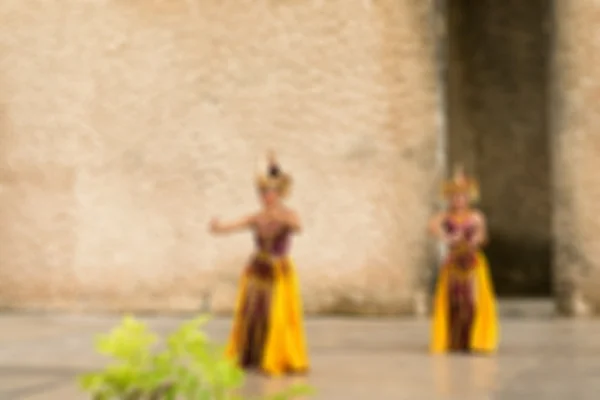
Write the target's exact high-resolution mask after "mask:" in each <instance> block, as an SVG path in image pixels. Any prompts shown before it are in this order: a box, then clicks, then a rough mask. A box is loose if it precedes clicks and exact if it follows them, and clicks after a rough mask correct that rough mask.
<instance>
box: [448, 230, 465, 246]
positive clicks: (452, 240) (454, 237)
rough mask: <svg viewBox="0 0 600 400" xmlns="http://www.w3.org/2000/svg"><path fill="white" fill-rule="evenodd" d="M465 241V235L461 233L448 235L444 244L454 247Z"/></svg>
mask: <svg viewBox="0 0 600 400" xmlns="http://www.w3.org/2000/svg"><path fill="white" fill-rule="evenodd" d="M462 240H463V235H462V234H461V233H459V232H456V233H449V234H446V235H445V237H444V242H445V243H446V244H447V245H449V246H454V245H456V244H458V243H459V242H460V241H462Z"/></svg>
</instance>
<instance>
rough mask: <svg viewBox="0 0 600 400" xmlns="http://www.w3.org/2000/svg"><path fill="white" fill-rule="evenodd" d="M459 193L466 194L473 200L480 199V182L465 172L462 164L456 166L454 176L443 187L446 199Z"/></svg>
mask: <svg viewBox="0 0 600 400" xmlns="http://www.w3.org/2000/svg"><path fill="white" fill-rule="evenodd" d="M457 194H466V195H467V196H468V197H469V200H470V201H471V202H476V201H478V200H479V184H478V183H477V181H476V180H475V179H473V178H470V177H468V176H467V175H466V174H465V170H464V168H463V166H462V165H460V164H459V165H457V166H455V167H454V173H453V174H452V178H451V179H449V180H447V181H446V182H444V184H443V187H442V195H443V196H444V198H445V199H448V198H450V197H452V196H454V195H457Z"/></svg>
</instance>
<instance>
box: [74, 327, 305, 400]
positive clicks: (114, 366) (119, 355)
mask: <svg viewBox="0 0 600 400" xmlns="http://www.w3.org/2000/svg"><path fill="white" fill-rule="evenodd" d="M208 319H209V318H208V317H207V316H201V317H199V318H196V319H193V320H191V321H187V322H184V323H183V324H182V325H181V326H180V327H179V328H178V329H177V330H176V331H175V332H173V333H172V334H171V335H169V336H168V337H167V339H166V340H165V342H163V343H160V342H159V338H158V335H156V334H154V333H152V332H151V331H150V330H149V329H148V328H147V326H146V325H145V324H143V323H142V322H140V321H138V320H136V319H134V318H133V317H130V316H128V317H125V318H124V319H123V321H122V323H121V325H119V326H117V327H116V328H114V329H113V330H112V331H111V332H110V333H108V334H103V335H100V336H99V337H98V338H97V340H96V350H97V351H98V352H99V353H100V354H102V355H105V356H109V357H111V358H112V359H113V360H114V361H113V363H111V364H110V365H108V366H107V367H106V369H105V370H104V371H101V372H95V373H90V374H85V375H83V376H81V377H80V385H81V387H82V389H83V390H84V391H85V392H87V393H89V394H90V395H91V396H92V398H93V399H95V400H163V399H164V400H180V399H182V400H183V399H185V400H241V399H242V397H241V396H240V395H239V394H238V393H237V392H238V390H239V389H240V388H241V387H242V385H243V383H244V372H243V371H242V370H241V369H240V368H238V367H237V366H236V365H235V364H234V363H232V362H231V361H230V360H228V359H227V358H225V357H224V352H223V348H222V347H221V346H217V345H215V344H214V343H213V342H211V341H210V340H209V339H208V337H207V336H206V335H205V334H204V333H203V332H202V330H201V328H202V326H203V325H204V324H205V323H206V322H207V321H208ZM309 393H310V388H308V387H306V386H303V385H302V386H294V387H291V388H289V389H288V390H286V391H285V392H282V393H278V394H276V395H273V396H269V397H268V399H269V400H287V399H290V398H292V397H294V396H299V395H307V394H309Z"/></svg>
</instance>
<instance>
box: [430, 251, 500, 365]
mask: <svg viewBox="0 0 600 400" xmlns="http://www.w3.org/2000/svg"><path fill="white" fill-rule="evenodd" d="M475 263H476V264H475V266H473V269H472V271H470V272H469V279H470V280H471V283H472V284H474V287H473V290H474V294H473V300H474V301H473V315H472V322H471V324H470V332H469V333H468V339H467V340H468V342H469V343H468V349H469V350H471V351H474V352H484V353H493V352H495V351H496V350H497V347H498V337H499V324H498V316H497V310H496V299H495V295H494V289H493V285H492V281H491V278H490V273H489V267H488V263H487V260H486V258H485V256H484V255H483V253H478V254H477V255H476V260H475ZM453 273H454V271H453V266H452V265H448V264H447V265H444V267H443V268H442V270H441V271H440V276H439V280H438V283H437V288H436V291H435V296H434V303H433V307H434V309H433V323H432V327H431V344H430V347H431V351H432V352H433V353H445V352H448V351H450V350H451V348H452V346H451V333H450V332H451V329H452V328H453V327H452V324H453V321H452V320H451V318H450V312H451V311H450V310H451V304H450V296H451V293H450V285H451V281H452V279H454V276H451V274H453Z"/></svg>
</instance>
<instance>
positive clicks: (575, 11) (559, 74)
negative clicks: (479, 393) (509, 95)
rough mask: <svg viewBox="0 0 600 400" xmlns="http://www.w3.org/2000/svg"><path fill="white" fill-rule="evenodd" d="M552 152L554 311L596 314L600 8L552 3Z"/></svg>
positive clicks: (599, 298)
mask: <svg viewBox="0 0 600 400" xmlns="http://www.w3.org/2000/svg"><path fill="white" fill-rule="evenodd" d="M555 7H556V10H555V25H556V39H555V40H556V44H555V49H554V65H553V75H554V78H555V81H554V82H555V85H554V86H553V95H554V96H553V97H554V100H555V102H554V104H553V130H554V132H553V137H554V143H553V149H554V160H555V167H554V176H555V192H554V195H555V199H556V200H555V201H556V213H555V225H554V234H555V237H556V254H555V257H556V265H555V270H556V271H555V273H556V277H557V287H556V288H557V291H558V294H559V296H558V298H557V300H558V306H559V309H560V310H561V311H563V312H565V313H568V314H586V313H589V312H593V311H596V312H597V311H599V310H600V307H599V306H600V291H599V290H598V288H599V287H600V262H599V260H600V240H598V233H599V232H600V174H599V173H598V160H600V132H599V130H598V128H599V127H600V112H599V108H598V101H599V100H600V69H598V65H599V63H600V2H598V1H595V0H581V1H577V2H572V1H556V6H555Z"/></svg>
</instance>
